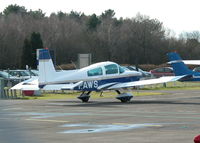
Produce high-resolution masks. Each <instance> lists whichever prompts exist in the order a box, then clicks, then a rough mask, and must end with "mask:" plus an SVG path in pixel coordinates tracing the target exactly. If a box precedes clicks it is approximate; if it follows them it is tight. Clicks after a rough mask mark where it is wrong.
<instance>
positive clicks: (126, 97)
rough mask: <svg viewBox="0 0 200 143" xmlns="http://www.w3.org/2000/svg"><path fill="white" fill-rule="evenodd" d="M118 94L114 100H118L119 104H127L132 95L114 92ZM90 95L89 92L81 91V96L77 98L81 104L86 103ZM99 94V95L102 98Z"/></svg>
mask: <svg viewBox="0 0 200 143" xmlns="http://www.w3.org/2000/svg"><path fill="white" fill-rule="evenodd" d="M115 91H116V92H117V93H118V96H117V97H116V99H118V100H120V101H121V102H129V101H130V100H131V98H133V95H132V94H131V93H121V92H120V91H119V90H115ZM90 93H91V91H88V92H87V93H86V91H83V92H82V94H81V95H80V96H79V97H77V98H78V99H80V100H81V101H82V102H88V101H89V99H90ZM102 93H103V92H101V95H100V96H102Z"/></svg>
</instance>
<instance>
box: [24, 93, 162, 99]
mask: <svg viewBox="0 0 200 143" xmlns="http://www.w3.org/2000/svg"><path fill="white" fill-rule="evenodd" d="M80 94H81V93H80V92H73V93H44V94H42V95H41V96H24V97H22V99H41V100H47V99H75V98H77V97H78V96H79V95H80ZM132 94H133V95H134V96H148V95H161V94H163V93H159V92H132ZM90 96H91V98H93V99H98V98H115V97H116V96H117V93H116V92H112V91H106V92H104V93H103V96H100V92H92V93H91V94H90Z"/></svg>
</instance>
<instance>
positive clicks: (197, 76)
mask: <svg viewBox="0 0 200 143" xmlns="http://www.w3.org/2000/svg"><path fill="white" fill-rule="evenodd" d="M167 55H168V58H169V61H170V62H169V64H171V65H172V67H173V70H174V73H175V75H176V76H185V77H184V78H182V79H181V80H180V81H191V82H197V81H200V72H196V71H193V70H191V69H189V68H188V67H187V66H186V65H185V63H187V64H192V63H193V64H197V63H198V60H192V61H190V60H186V62H185V63H184V61H183V60H182V59H181V57H180V56H179V55H178V54H177V53H174V52H172V53H168V54H167ZM194 61H195V62H194ZM199 64H200V62H199Z"/></svg>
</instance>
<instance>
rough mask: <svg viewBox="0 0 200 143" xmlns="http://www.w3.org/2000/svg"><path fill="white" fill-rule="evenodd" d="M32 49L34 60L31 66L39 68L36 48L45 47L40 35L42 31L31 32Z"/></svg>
mask: <svg viewBox="0 0 200 143" xmlns="http://www.w3.org/2000/svg"><path fill="white" fill-rule="evenodd" d="M30 44H31V49H32V56H31V57H32V62H31V63H30V66H31V68H33V69H36V68H37V60H36V50H37V49H42V48H43V42H42V39H41V36H40V33H36V32H33V33H32V34H31V40H30Z"/></svg>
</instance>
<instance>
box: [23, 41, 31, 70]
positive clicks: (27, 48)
mask: <svg viewBox="0 0 200 143" xmlns="http://www.w3.org/2000/svg"><path fill="white" fill-rule="evenodd" d="M31 62H32V48H31V43H30V41H29V40H28V39H27V38H26V39H25V40H24V45H23V48H22V57H21V68H25V67H26V65H30V63H31Z"/></svg>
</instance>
